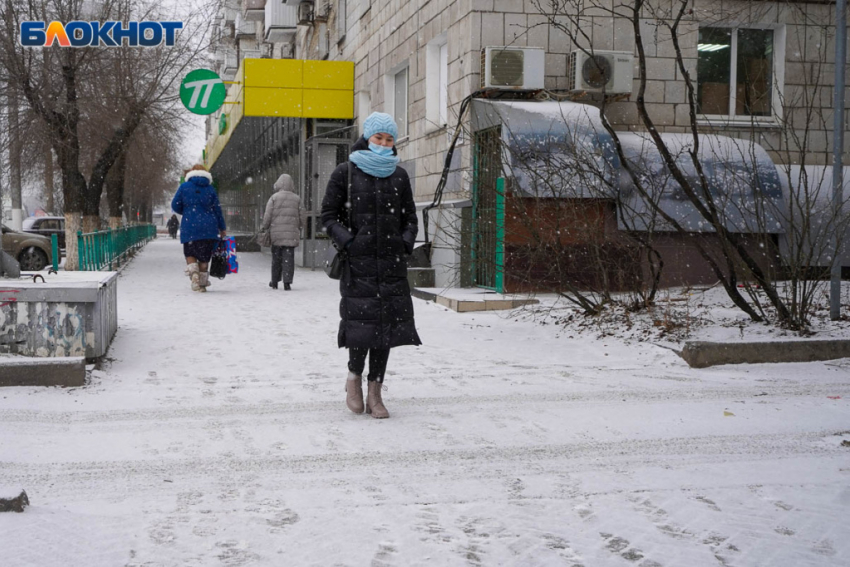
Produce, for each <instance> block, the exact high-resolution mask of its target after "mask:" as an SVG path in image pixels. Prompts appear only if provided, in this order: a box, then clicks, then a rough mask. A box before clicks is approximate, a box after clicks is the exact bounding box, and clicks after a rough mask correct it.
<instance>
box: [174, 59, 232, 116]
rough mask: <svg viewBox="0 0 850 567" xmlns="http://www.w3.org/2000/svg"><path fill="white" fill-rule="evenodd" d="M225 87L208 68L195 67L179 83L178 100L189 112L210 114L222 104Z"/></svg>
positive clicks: (225, 91)
mask: <svg viewBox="0 0 850 567" xmlns="http://www.w3.org/2000/svg"><path fill="white" fill-rule="evenodd" d="M225 98H227V89H226V88H225V87H224V83H223V82H222V81H221V77H219V76H218V75H216V74H215V73H214V72H213V71H210V70H209V69H195V70H194V71H192V72H190V73H189V74H188V75H186V78H185V79H183V82H182V83H180V101H181V102H182V103H183V106H185V107H186V109H187V110H188V111H189V112H193V113H195V114H212V113H213V112H215V111H216V110H218V109H219V108H221V105H222V104H224V99H225Z"/></svg>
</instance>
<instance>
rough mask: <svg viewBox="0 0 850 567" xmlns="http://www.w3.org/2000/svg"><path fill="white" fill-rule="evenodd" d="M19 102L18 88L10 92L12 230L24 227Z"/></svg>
mask: <svg viewBox="0 0 850 567" xmlns="http://www.w3.org/2000/svg"><path fill="white" fill-rule="evenodd" d="M18 113H19V104H18V93H17V90H15V89H12V90H11V92H10V93H9V178H10V179H9V181H10V183H11V186H10V188H9V189H10V193H11V197H12V222H11V223H10V224H11V228H12V230H21V228H22V227H23V220H24V214H23V204H22V199H21V151H22V147H21V132H20V121H19V119H18Z"/></svg>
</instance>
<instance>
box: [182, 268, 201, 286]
mask: <svg viewBox="0 0 850 567" xmlns="http://www.w3.org/2000/svg"><path fill="white" fill-rule="evenodd" d="M186 271H188V272H189V279H190V280H192V291H200V290H201V283H200V282H201V274H200V272H199V270H198V263H197V262H195V263H193V264H189V265H188V266H186Z"/></svg>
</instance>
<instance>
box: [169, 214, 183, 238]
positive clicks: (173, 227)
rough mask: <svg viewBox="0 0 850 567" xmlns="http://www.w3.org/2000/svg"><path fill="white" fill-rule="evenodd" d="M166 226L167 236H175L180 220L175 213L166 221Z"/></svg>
mask: <svg viewBox="0 0 850 567" xmlns="http://www.w3.org/2000/svg"><path fill="white" fill-rule="evenodd" d="M165 226H166V227H167V228H168V236H170V237H171V238H177V229H178V228H180V221H179V220H177V215H171V218H170V219H168V223H167V224H166V225H165Z"/></svg>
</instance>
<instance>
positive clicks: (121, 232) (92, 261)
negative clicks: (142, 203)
mask: <svg viewBox="0 0 850 567" xmlns="http://www.w3.org/2000/svg"><path fill="white" fill-rule="evenodd" d="M154 238H156V226H154V225H152V224H140V225H135V226H125V227H121V228H119V229H117V230H111V229H110V230H101V231H98V232H90V233H88V234H83V233H82V231H79V232H77V251H78V257H79V260H80V268H79V269H80V271H83V272H96V271H101V270H114V269H117V268H119V267H120V266H121V263H122V262H126V261H127V257H128V255H129V254H130V253H131V252H133V251H135V250H138V249H139V248H141V247H142V246H144V245H145V244H147V243H148V242H150V241H151V240H153V239H154Z"/></svg>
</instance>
